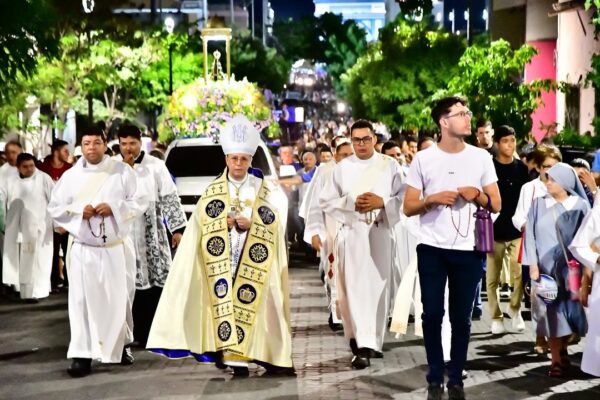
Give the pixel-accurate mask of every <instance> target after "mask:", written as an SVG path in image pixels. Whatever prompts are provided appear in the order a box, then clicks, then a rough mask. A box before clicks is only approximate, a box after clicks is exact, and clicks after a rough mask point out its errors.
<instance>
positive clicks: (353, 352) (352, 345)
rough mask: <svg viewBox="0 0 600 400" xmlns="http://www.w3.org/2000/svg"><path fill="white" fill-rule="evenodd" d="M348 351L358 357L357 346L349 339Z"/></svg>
mask: <svg viewBox="0 0 600 400" xmlns="http://www.w3.org/2000/svg"><path fill="white" fill-rule="evenodd" d="M350 350H351V351H352V354H354V355H355V356H356V355H358V345H357V344H356V339H350Z"/></svg>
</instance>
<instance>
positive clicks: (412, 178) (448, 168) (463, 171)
mask: <svg viewBox="0 0 600 400" xmlns="http://www.w3.org/2000/svg"><path fill="white" fill-rule="evenodd" d="M497 181H498V177H497V176H496V170H495V168H494V163H493V161H492V157H490V154H489V153H488V152H487V151H485V150H482V149H479V148H477V147H475V146H472V145H469V144H466V145H465V148H464V149H463V150H462V151H460V152H459V153H447V152H445V151H443V150H441V149H440V148H439V147H437V146H431V147H430V148H428V149H426V150H423V151H420V152H418V153H417V154H416V155H415V158H414V159H413V161H412V163H411V165H410V170H409V173H408V177H407V181H406V183H407V184H408V186H412V187H413V188H415V189H418V190H420V191H421V192H422V195H423V197H426V196H429V195H432V194H435V193H439V192H443V191H457V190H458V188H459V187H464V186H473V187H476V188H478V189H479V190H482V188H483V187H484V186H487V185H490V184H492V183H495V182H497ZM476 208H477V206H476V205H475V204H474V203H469V202H466V201H465V200H464V199H463V198H462V197H460V196H459V197H458V199H457V201H456V203H454V205H453V206H443V205H439V206H436V207H432V208H431V209H430V210H429V211H428V212H425V213H423V214H421V215H420V224H421V231H420V241H419V242H420V243H423V244H427V245H430V246H434V247H439V248H444V249H452V250H473V249H474V248H475V217H474V216H473V214H474V213H475V210H476Z"/></svg>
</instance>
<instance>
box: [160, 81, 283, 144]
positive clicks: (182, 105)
mask: <svg viewBox="0 0 600 400" xmlns="http://www.w3.org/2000/svg"><path fill="white" fill-rule="evenodd" d="M235 114H244V115H245V116H246V117H248V119H250V121H253V123H254V124H255V126H256V128H257V129H258V130H259V131H261V132H262V131H263V130H265V129H266V132H265V133H266V135H267V136H268V137H275V136H278V134H279V125H278V124H277V122H276V121H275V120H274V119H273V117H272V113H271V109H270V107H269V105H268V104H267V102H266V101H265V99H264V97H263V95H262V93H261V92H260V91H259V90H258V89H257V87H256V85H255V84H253V83H251V82H248V81H247V80H246V78H244V79H243V80H242V81H236V80H235V78H233V77H232V79H231V81H230V82H229V83H228V82H227V81H225V80H220V81H209V82H208V83H207V82H205V81H204V79H203V78H200V79H197V80H196V81H194V82H192V83H191V84H189V85H185V86H182V87H180V88H179V89H177V90H176V91H175V92H174V93H173V95H172V96H171V97H170V99H169V103H168V104H167V107H166V109H165V112H164V113H163V115H162V116H161V118H160V120H159V139H160V141H161V142H165V143H166V142H170V141H172V140H175V139H182V138H192V137H212V138H213V140H214V141H215V142H218V139H219V129H220V128H221V127H222V126H223V125H224V124H225V123H226V122H227V121H229V120H230V119H231V118H233V116H234V115H235Z"/></svg>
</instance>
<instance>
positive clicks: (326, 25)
mask: <svg viewBox="0 0 600 400" xmlns="http://www.w3.org/2000/svg"><path fill="white" fill-rule="evenodd" d="M274 32H275V36H276V38H277V43H278V44H279V45H280V47H282V52H283V55H284V56H285V57H286V59H287V61H288V63H292V62H295V61H297V60H299V59H306V60H310V61H311V62H322V63H325V64H327V71H328V73H329V74H330V76H331V78H332V82H333V84H334V87H335V88H336V89H337V90H342V89H343V86H342V85H341V82H340V76H341V74H342V73H343V72H345V71H346V70H347V69H348V68H350V67H351V66H352V65H354V64H355V63H356V60H357V59H358V57H360V56H361V55H363V54H364V53H365V51H366V50H367V40H366V33H365V31H364V29H362V28H361V27H360V26H359V25H358V24H357V23H356V22H355V21H353V20H347V21H344V20H343V18H342V16H341V15H338V14H332V13H325V14H323V15H321V16H320V17H319V18H316V17H314V16H310V17H304V18H301V19H300V20H298V21H294V20H291V19H290V20H287V21H279V22H276V23H275V27H274Z"/></svg>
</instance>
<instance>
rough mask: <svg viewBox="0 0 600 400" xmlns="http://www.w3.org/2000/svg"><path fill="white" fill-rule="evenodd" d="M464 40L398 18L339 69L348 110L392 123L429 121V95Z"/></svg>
mask: <svg viewBox="0 0 600 400" xmlns="http://www.w3.org/2000/svg"><path fill="white" fill-rule="evenodd" d="M464 48H465V43H464V41H463V40H462V39H461V38H459V37H457V36H455V35H451V34H448V33H446V32H443V31H439V30H429V28H428V27H427V26H426V24H424V23H414V22H407V21H405V20H404V19H402V18H399V19H397V20H396V21H395V23H392V24H388V25H387V26H386V27H385V28H384V29H383V30H382V32H381V38H380V40H379V41H378V42H377V43H375V44H373V45H372V46H371V47H370V48H369V50H368V51H367V53H366V54H365V55H364V56H362V57H360V58H359V59H358V60H357V62H356V64H355V65H354V66H353V67H352V68H350V69H349V70H348V71H347V72H346V73H345V74H344V75H342V81H343V83H344V85H345V88H346V91H347V98H348V101H349V102H350V104H351V105H352V107H353V112H354V116H355V117H357V118H368V119H372V120H376V121H381V122H383V123H384V124H386V125H388V127H390V128H392V129H407V130H418V129H423V128H428V127H430V128H431V127H433V122H432V121H431V119H430V117H429V112H430V109H429V105H430V97H431V96H432V95H433V94H434V93H435V92H436V91H437V90H438V89H439V88H440V87H445V86H446V84H447V82H448V80H449V79H450V78H451V77H452V76H453V75H455V72H456V69H457V67H456V63H457V61H458V59H459V58H460V56H461V54H462V52H463V50H464Z"/></svg>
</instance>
